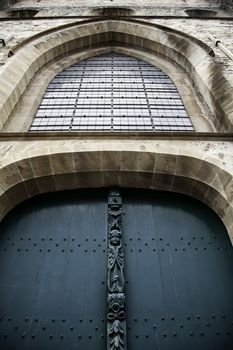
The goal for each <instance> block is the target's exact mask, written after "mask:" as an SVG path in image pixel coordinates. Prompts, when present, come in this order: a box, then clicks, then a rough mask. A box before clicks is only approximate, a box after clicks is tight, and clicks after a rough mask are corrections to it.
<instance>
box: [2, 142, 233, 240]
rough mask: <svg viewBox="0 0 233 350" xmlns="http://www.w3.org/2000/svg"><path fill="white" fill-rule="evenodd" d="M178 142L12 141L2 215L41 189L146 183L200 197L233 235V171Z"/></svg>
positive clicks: (4, 174) (4, 165) (5, 168)
mask: <svg viewBox="0 0 233 350" xmlns="http://www.w3.org/2000/svg"><path fill="white" fill-rule="evenodd" d="M174 142H175V141H173V144H172V145H171V144H170V145H169V141H161V140H160V143H159V144H158V143H156V141H152V140H150V141H149V143H146V142H145V141H144V142H143V143H142V142H141V143H140V142H139V141H137V142H133V140H132V141H128V142H127V141H126V140H124V141H122V140H111V141H109V140H108V141H106V140H105V141H102V142H101V141H99V142H98V141H97V140H95V141H93V142H92V143H91V142H90V141H89V142H88V143H87V142H86V141H85V140H73V141H72V142H67V141H64V140H63V141H62V140H57V141H55V140H54V141H53V143H52V144H51V143H49V141H47V142H46V140H43V141H42V140H41V141H35V142H30V141H29V142H24V145H22V144H21V145H20V147H19V145H17V144H15V146H11V152H12V155H13V157H14V158H13V159H11V160H10V159H9V158H6V159H5V160H4V157H3V159H2V164H1V169H0V179H1V182H0V186H1V187H0V188H1V194H0V214H1V218H3V217H4V216H5V215H6V214H7V212H9V211H10V210H11V209H12V208H13V207H14V206H16V205H17V204H18V203H20V202H22V201H23V200H25V199H27V198H29V197H33V196H35V195H37V194H39V193H46V192H52V191H60V190H65V189H76V188H101V187H110V186H120V187H128V188H144V189H155V190H165V191H172V192H178V193H184V194H187V195H189V196H192V197H194V198H196V199H199V200H200V201H202V202H204V203H205V204H207V205H208V206H209V207H210V208H212V209H213V210H214V211H215V212H216V213H217V214H218V216H219V217H220V218H221V219H222V221H223V223H224V224H225V226H226V228H227V230H228V233H229V235H230V237H231V239H233V225H232V215H233V206H232V183H233V179H232V174H231V173H230V172H229V171H228V170H227V168H226V169H224V168H221V167H220V162H219V161H218V159H217V158H214V157H213V155H211V156H209V157H207V158H206V159H203V158H202V156H201V152H200V153H199V152H197V151H196V150H195V147H194V149H193V150H191V147H192V146H191V143H190V142H186V144H185V142H184V141H183V142H181V143H179V142H177V144H176V148H175V149H174ZM132 145H133V146H132ZM6 147H7V145H6ZM40 147H41V148H40ZM132 147H133V150H132ZM203 147H206V144H204V145H203ZM191 151H192V152H193V154H192V155H191Z"/></svg>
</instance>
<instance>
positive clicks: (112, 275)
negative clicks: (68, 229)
mask: <svg viewBox="0 0 233 350" xmlns="http://www.w3.org/2000/svg"><path fill="white" fill-rule="evenodd" d="M107 349H108V350H122V349H124V350H125V349H127V344H126V309H125V279H124V254H123V243H122V199H121V196H120V193H119V191H118V190H111V191H110V192H109V196H108V272H107Z"/></svg>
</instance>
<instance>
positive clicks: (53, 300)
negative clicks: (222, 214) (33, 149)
mask: <svg viewBox="0 0 233 350" xmlns="http://www.w3.org/2000/svg"><path fill="white" fill-rule="evenodd" d="M121 193H122V197H123V205H122V210H123V242H124V253H125V270H126V271H125V277H126V284H125V285H126V305H127V319H126V322H127V344H128V349H130V350H137V349H138V350H139V349H140V350H141V349H142V348H143V349H145V350H152V349H153V350H156V349H161V350H171V349H172V350H173V349H179V350H180V349H181V350H182V349H183V350H187V349H195V350H196V349H197V348H198V349H199V350H202V349H203V350H204V349H205V350H206V349H210V350H223V349H224V350H231V349H232V348H233V346H232V344H233V272H232V271H233V253H232V247H231V244H230V241H229V238H228V235H227V233H226V230H225V228H224V226H223V225H222V223H221V221H220V220H219V219H218V217H217V216H216V215H215V214H214V213H213V212H212V211H211V210H210V209H208V208H207V207H206V206H204V205H203V204H201V203H200V202H198V201H196V200H193V199H191V198H189V197H186V196H182V195H177V194H169V193H160V192H155V191H153V192H152V191H151V192H150V191H138V190H137V191H129V190H122V191H121ZM107 199H108V191H107V190H106V191H104V190H102V191H94V190H91V191H69V192H61V193H55V194H47V195H42V196H39V197H36V198H34V199H32V200H29V201H27V202H25V203H22V204H21V205H20V206H19V207H17V208H15V209H14V210H13V211H12V212H11V213H10V214H9V215H8V216H7V217H6V218H5V220H4V221H3V222H2V223H1V236H0V238H1V240H0V319H1V320H0V327H1V328H0V329H1V334H0V349H3V350H18V349H20V350H37V349H38V350H39V349H40V350H41V349H43V350H53V349H64V350H65V349H78V350H84V349H88V350H89V349H90V350H91V349H95V350H98V349H101V350H103V349H106V347H107V341H106V314H107V301H106V299H107V295H106V279H107V249H108V247H107V231H108V229H107V215H108V208H107V205H108V204H107ZM114 225H115V224H114V223H113V227H115V226H114ZM114 229H115V228H114ZM124 346H125V347H124V349H126V344H125V345H124ZM122 349H123V348H122ZM122 349H120V348H119V349H117V348H112V350H122Z"/></svg>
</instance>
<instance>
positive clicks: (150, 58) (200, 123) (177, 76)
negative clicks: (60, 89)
mask: <svg viewBox="0 0 233 350" xmlns="http://www.w3.org/2000/svg"><path fill="white" fill-rule="evenodd" d="M109 52H116V53H120V54H125V55H128V56H131V57H134V58H139V59H142V60H144V61H146V62H148V63H150V64H152V65H154V66H156V67H157V68H159V69H161V70H162V71H163V72H164V73H166V74H167V75H168V76H169V77H170V79H171V80H172V81H173V82H174V84H175V86H176V87H177V89H178V91H179V94H180V96H181V99H182V101H183V104H184V106H185V108H186V111H187V113H188V115H189V117H190V119H191V121H192V123H193V126H194V129H195V131H196V132H215V131H216V130H215V128H214V125H213V123H212V121H211V117H210V112H209V111H208V109H207V108H205V106H204V105H203V101H202V100H201V98H200V96H199V95H198V94H196V92H195V89H193V86H192V84H191V82H190V81H189V79H188V77H187V75H186V74H184V71H183V70H181V69H180V68H179V67H178V66H175V65H174V64H172V63H171V62H169V61H164V59H162V58H159V57H158V56H155V55H153V54H151V53H148V52H144V51H141V50H137V49H132V48H126V47H120V46H114V47H99V48H96V49H90V50H85V51H82V52H81V53H75V54H69V55H68V56H65V57H62V58H60V59H58V60H56V61H52V62H51V63H48V64H47V65H45V66H44V67H43V68H42V69H41V70H40V71H39V72H38V73H37V74H36V75H35V77H34V79H33V81H32V83H31V84H30V85H29V86H28V87H27V90H26V91H25V93H24V94H23V96H22V98H21V100H20V103H19V104H18V105H17V107H16V108H15V110H14V112H13V113H12V114H11V116H10V118H8V121H7V122H6V123H5V125H4V127H3V132H27V131H28V130H29V128H30V125H31V123H32V121H33V118H34V116H35V114H36V112H37V110H38V108H39V105H40V103H41V100H42V99H43V96H44V92H45V91H46V89H47V86H48V84H49V83H50V82H51V81H52V80H53V79H54V78H55V77H56V75H57V74H58V73H60V72H61V71H62V70H64V69H66V68H68V67H70V66H71V65H73V64H75V63H78V62H80V61H82V60H85V59H88V58H90V57H94V56H98V55H101V54H107V53H109Z"/></svg>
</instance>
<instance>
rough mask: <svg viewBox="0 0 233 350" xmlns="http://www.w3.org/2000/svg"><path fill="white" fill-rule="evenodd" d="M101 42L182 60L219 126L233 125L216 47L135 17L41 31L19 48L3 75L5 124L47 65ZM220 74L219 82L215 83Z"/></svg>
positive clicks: (225, 128) (0, 107)
mask: <svg viewBox="0 0 233 350" xmlns="http://www.w3.org/2000/svg"><path fill="white" fill-rule="evenodd" d="M103 45H121V46H127V47H134V48H138V49H140V50H143V51H146V52H150V53H153V54H156V55H159V56H161V57H163V58H165V59H166V60H168V61H169V60H170V61H172V62H174V63H175V64H178V65H179V66H181V67H182V68H183V69H184V70H185V72H186V73H187V74H188V76H190V78H191V80H192V81H194V82H195V84H196V86H197V88H198V90H199V91H200V92H201V94H202V95H203V96H204V98H205V102H206V103H207V104H208V106H209V108H210V109H211V111H212V113H213V114H214V115H215V117H216V118H215V126H216V128H217V129H218V130H220V131H228V132H229V131H230V130H232V120H230V118H231V114H230V112H231V89H232V84H231V83H230V81H228V80H227V78H226V77H225V76H224V74H223V72H222V71H221V69H220V68H219V67H218V65H217V64H216V63H215V61H214V60H213V57H211V56H212V55H213V51H212V50H211V49H210V48H209V47H208V46H207V45H205V44H204V43H202V42H201V41H199V40H197V39H195V38H193V37H191V36H188V35H187V34H184V33H182V32H178V31H175V30H173V29H171V28H167V27H163V26H159V25H152V24H150V25H149V24H146V23H144V22H141V21H136V20H120V21H117V20H95V21H84V22H82V23H80V22H79V23H74V24H71V25H68V26H67V25H66V26H64V27H60V28H59V27H58V28H55V29H53V30H50V31H47V32H44V33H41V34H40V35H37V36H35V37H32V38H31V39H29V40H28V41H26V42H25V43H24V44H23V45H21V46H20V47H18V48H16V49H15V51H14V55H13V57H11V58H10V59H9V61H8V63H7V64H6V65H5V67H4V69H3V70H2V72H1V76H0V79H1V87H0V103H1V105H0V112H1V126H3V125H4V123H5V122H6V120H7V118H8V117H9V115H10V114H11V112H12V111H13V109H14V107H15V106H16V104H17V103H18V102H19V100H20V98H21V96H22V94H23V93H24V91H25V90H26V88H27V86H28V84H29V83H30V82H31V81H32V79H33V77H34V76H35V74H36V73H37V72H38V71H39V70H40V69H41V68H42V67H43V66H44V65H46V64H47V63H49V62H51V61H53V60H55V59H57V58H59V57H61V56H63V55H67V54H70V53H72V52H78V51H83V50H87V49H94V48H97V47H101V46H103ZM219 77H221V79H220V78H219ZM217 79H218V82H219V83H218V84H217V85H216V84H215V83H214V82H215V80H217ZM219 96H221V99H220V98H219Z"/></svg>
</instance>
